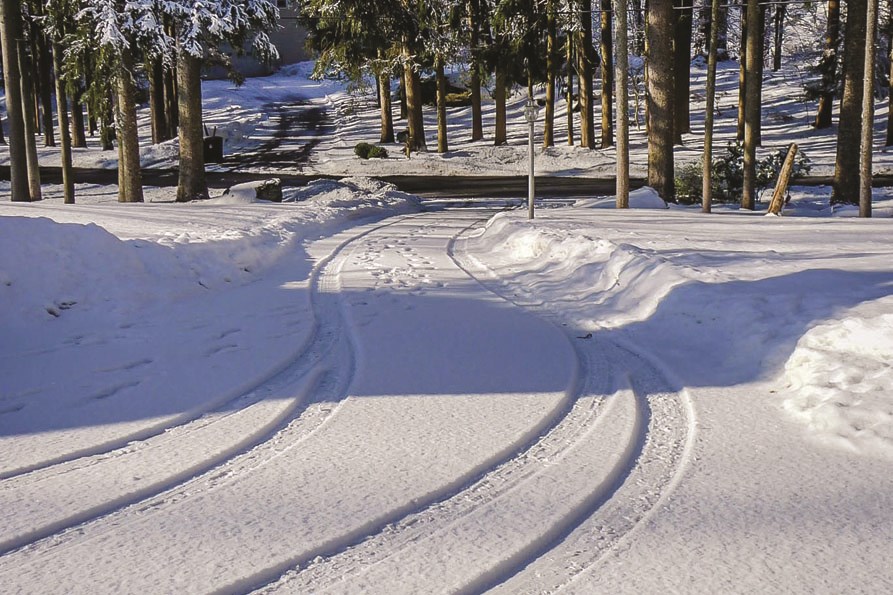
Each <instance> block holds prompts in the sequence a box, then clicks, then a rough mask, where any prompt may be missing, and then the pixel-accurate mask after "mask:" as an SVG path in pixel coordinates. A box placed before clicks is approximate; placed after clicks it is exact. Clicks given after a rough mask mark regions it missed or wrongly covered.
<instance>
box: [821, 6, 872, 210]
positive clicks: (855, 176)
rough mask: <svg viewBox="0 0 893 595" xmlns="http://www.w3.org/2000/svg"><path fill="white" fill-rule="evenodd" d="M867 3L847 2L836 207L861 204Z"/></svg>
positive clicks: (834, 195) (835, 172)
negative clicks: (860, 151) (861, 144)
mask: <svg viewBox="0 0 893 595" xmlns="http://www.w3.org/2000/svg"><path fill="white" fill-rule="evenodd" d="M866 13H867V2H866V0H848V2H847V18H846V30H845V32H844V48H843V99H841V101H840V124H839V126H838V129H837V158H836V160H835V163H834V183H833V188H832V191H831V202H832V203H833V204H840V203H848V204H858V202H859V146H860V141H861V124H862V116H863V114H862V87H863V85H864V84H865V78H864V68H865V51H866V46H868V47H871V48H872V50H873V49H874V44H866V43H865V28H866V24H867V16H866Z"/></svg>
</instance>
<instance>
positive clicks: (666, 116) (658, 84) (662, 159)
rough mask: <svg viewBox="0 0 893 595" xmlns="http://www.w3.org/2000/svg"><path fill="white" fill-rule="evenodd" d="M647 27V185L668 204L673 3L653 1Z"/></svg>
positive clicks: (671, 186)
mask: <svg viewBox="0 0 893 595" xmlns="http://www.w3.org/2000/svg"><path fill="white" fill-rule="evenodd" d="M646 18H647V25H646V36H647V41H646V47H647V56H646V61H645V64H646V76H647V85H648V94H647V95H648V98H647V102H648V104H647V115H646V117H647V119H648V185H649V186H651V187H652V188H654V189H655V190H657V193H658V194H659V195H660V196H661V198H663V199H664V200H666V201H668V202H672V201H673V200H674V198H675V192H676V188H675V180H674V163H673V122H674V110H673V97H674V84H673V82H674V81H673V30H674V26H675V23H676V18H675V16H674V13H673V0H651V2H650V6H649V9H648V14H647V16H646Z"/></svg>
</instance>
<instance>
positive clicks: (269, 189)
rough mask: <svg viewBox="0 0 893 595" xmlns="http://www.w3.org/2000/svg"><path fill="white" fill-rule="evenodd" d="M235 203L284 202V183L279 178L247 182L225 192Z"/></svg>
mask: <svg viewBox="0 0 893 595" xmlns="http://www.w3.org/2000/svg"><path fill="white" fill-rule="evenodd" d="M224 194H225V195H228V196H229V197H230V198H231V199H233V200H234V201H235V202H254V201H257V200H266V201H270V202H282V181H281V180H280V179H279V178H273V179H270V180H261V181H258V182H245V183H244V184H236V185H235V186H231V187H230V188H228V189H227V190H226V192H224Z"/></svg>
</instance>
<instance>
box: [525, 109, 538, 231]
mask: <svg viewBox="0 0 893 595" xmlns="http://www.w3.org/2000/svg"><path fill="white" fill-rule="evenodd" d="M538 111H539V110H538V109H537V107H536V102H535V101H534V100H533V97H530V98H528V99H527V105H526V106H524V119H526V120H527V126H528V129H527V130H528V134H527V136H528V138H527V153H528V157H529V159H530V161H529V164H528V168H527V178H528V179H527V218H528V219H533V196H534V194H535V187H536V180H535V178H534V163H533V128H534V124H536V115H537V112H538Z"/></svg>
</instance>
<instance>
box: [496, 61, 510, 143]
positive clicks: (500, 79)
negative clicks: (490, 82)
mask: <svg viewBox="0 0 893 595" xmlns="http://www.w3.org/2000/svg"><path fill="white" fill-rule="evenodd" d="M505 95H506V81H505V67H503V66H502V64H497V65H496V88H495V89H494V90H493V101H494V102H495V103H496V130H495V133H494V135H493V139H494V140H493V144H494V145H496V146H497V147H498V146H501V145H504V144H506V143H507V142H508V135H507V133H506V115H505V101H506V97H505Z"/></svg>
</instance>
